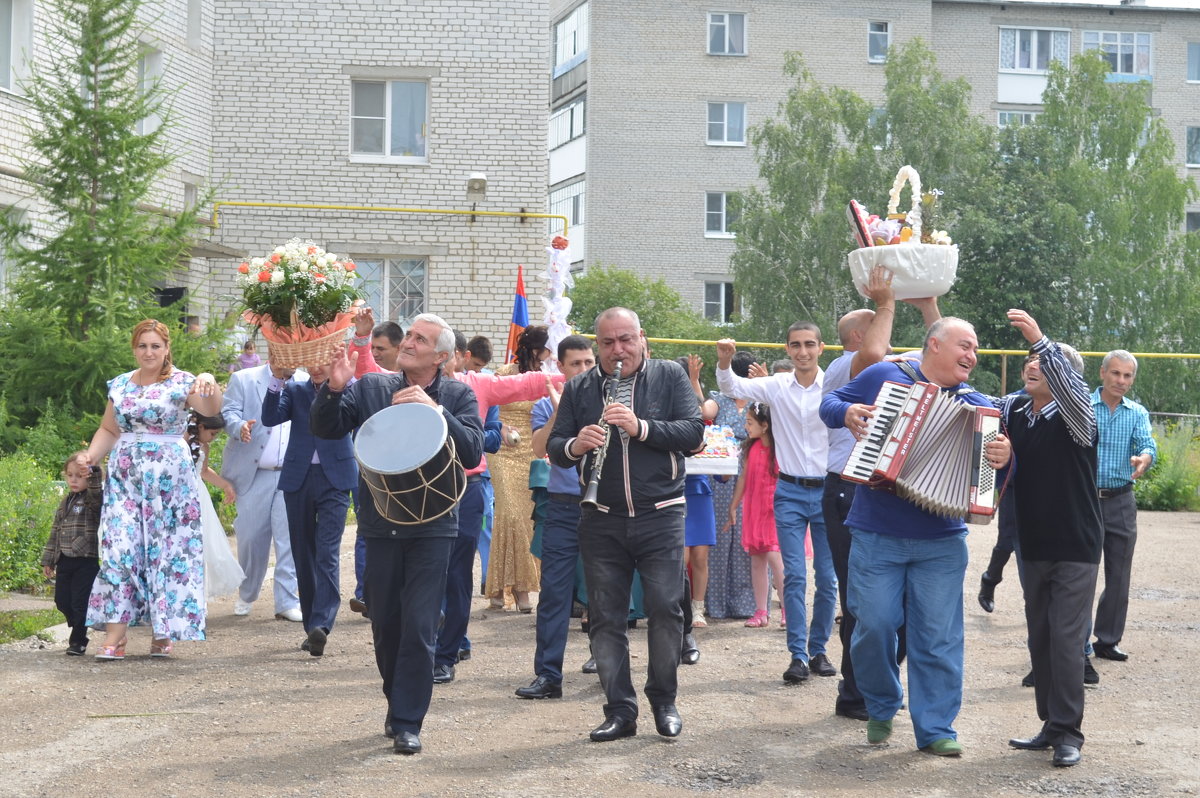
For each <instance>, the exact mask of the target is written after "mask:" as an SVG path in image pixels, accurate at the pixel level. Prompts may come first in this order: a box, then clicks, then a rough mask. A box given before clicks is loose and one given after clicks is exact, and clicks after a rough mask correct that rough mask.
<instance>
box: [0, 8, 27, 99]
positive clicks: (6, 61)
mask: <svg viewBox="0 0 1200 798" xmlns="http://www.w3.org/2000/svg"><path fill="white" fill-rule="evenodd" d="M32 47H33V0H0V89H6V90H8V91H17V90H18V88H19V85H18V84H20V82H21V81H22V80H24V79H25V78H26V77H27V76H28V74H29V72H28V69H27V66H28V62H27V54H28V53H29V51H30V50H31V49H32Z"/></svg>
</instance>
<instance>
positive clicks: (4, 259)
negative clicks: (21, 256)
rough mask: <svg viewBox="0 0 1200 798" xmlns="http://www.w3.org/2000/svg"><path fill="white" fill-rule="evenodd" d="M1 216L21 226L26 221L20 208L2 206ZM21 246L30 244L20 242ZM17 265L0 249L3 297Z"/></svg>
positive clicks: (0, 208)
mask: <svg viewBox="0 0 1200 798" xmlns="http://www.w3.org/2000/svg"><path fill="white" fill-rule="evenodd" d="M0 216H6V217H8V221H10V222H12V223H14V224H20V223H21V222H22V221H24V219H25V213H24V211H22V210H21V209H20V208H12V207H9V208H6V207H4V206H0ZM17 243H18V245H19V246H28V242H26V241H24V240H18V242H17ZM14 266H15V264H14V263H13V262H12V261H10V260H9V258H8V253H7V252H6V250H5V249H4V248H3V247H0V295H3V294H4V293H5V292H6V291H7V290H8V278H9V273H10V271H11V270H12V269H13V268H14Z"/></svg>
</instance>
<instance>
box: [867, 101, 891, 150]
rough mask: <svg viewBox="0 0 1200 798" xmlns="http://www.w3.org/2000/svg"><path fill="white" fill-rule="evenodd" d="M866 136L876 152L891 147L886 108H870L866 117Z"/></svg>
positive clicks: (889, 122) (889, 121) (889, 126)
mask: <svg viewBox="0 0 1200 798" xmlns="http://www.w3.org/2000/svg"><path fill="white" fill-rule="evenodd" d="M867 136H868V138H869V140H870V142H871V145H872V146H873V147H874V148H875V149H877V150H883V149H886V148H887V147H890V146H892V122H891V120H890V119H888V114H887V109H886V108H872V109H871V114H870V116H868V117H867Z"/></svg>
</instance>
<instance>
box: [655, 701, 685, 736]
mask: <svg viewBox="0 0 1200 798" xmlns="http://www.w3.org/2000/svg"><path fill="white" fill-rule="evenodd" d="M652 709H653V710H654V728H655V729H657V730H658V733H659V734H661V735H662V736H663V737H678V736H679V732H681V731H683V718H681V717H679V710H677V709H675V705H674V704H663V705H662V706H658V707H652Z"/></svg>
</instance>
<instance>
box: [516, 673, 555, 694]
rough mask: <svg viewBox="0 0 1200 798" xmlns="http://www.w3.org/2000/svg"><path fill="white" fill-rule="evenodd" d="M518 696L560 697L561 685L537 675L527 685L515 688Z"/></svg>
mask: <svg viewBox="0 0 1200 798" xmlns="http://www.w3.org/2000/svg"><path fill="white" fill-rule="evenodd" d="M517 697H518V698H562V685H561V684H555V683H554V682H552V681H550V680H549V679H547V678H546V677H545V676H539V677H537V678H536V679H534V680H533V681H532V682H530V684H529V686H528V687H518V688H517Z"/></svg>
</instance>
